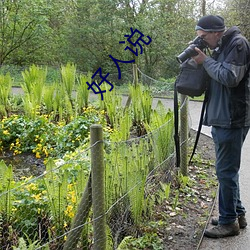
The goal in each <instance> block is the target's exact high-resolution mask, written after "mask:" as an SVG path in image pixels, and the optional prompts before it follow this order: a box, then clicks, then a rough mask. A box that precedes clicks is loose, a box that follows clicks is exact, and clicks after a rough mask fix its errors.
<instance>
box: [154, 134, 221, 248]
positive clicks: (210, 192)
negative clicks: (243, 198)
mask: <svg viewBox="0 0 250 250" xmlns="http://www.w3.org/2000/svg"><path fill="white" fill-rule="evenodd" d="M195 134H196V133H195V132H194V131H191V138H195ZM190 146H191V147H193V139H192V140H191V143H190ZM214 162H215V154H214V144H213V141H212V139H211V138H210V137H208V136H206V135H203V134H201V135H200V139H199V143H198V146H197V150H196V157H195V159H194V162H193V164H191V165H190V166H189V170H188V176H189V178H190V179H191V180H192V183H191V184H187V186H186V187H185V188H181V187H180V186H179V201H178V205H177V207H176V209H173V204H171V202H170V203H165V205H163V206H161V207H158V210H161V213H162V212H163V213H164V214H166V215H167V216H166V217H167V227H165V228H162V229H160V230H159V235H162V239H163V242H164V248H163V249H164V250H165V249H166V250H182V249H185V250H195V249H199V246H200V244H201V242H202V238H203V233H204V230H205V228H206V226H207V221H208V220H209V218H210V214H211V213H212V210H213V208H214V204H215V198H216V194H217V185H218V183H217V179H216V175H215V167H214ZM176 188H177V189H178V185H176ZM171 189H172V188H171ZM175 197H176V195H175V194H173V195H172V199H175ZM170 200H171V199H170Z"/></svg>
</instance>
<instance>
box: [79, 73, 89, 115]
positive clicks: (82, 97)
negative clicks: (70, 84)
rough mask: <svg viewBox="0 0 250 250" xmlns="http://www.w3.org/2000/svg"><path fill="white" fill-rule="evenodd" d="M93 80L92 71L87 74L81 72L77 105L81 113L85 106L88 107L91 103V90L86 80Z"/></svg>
mask: <svg viewBox="0 0 250 250" xmlns="http://www.w3.org/2000/svg"><path fill="white" fill-rule="evenodd" d="M91 80H92V79H91V73H90V72H89V73H88V74H87V75H84V74H81V75H80V76H79V78H78V86H77V92H76V107H77V110H78V113H79V114H81V112H82V110H83V108H87V107H88V105H89V90H88V85H87V83H86V82H91Z"/></svg>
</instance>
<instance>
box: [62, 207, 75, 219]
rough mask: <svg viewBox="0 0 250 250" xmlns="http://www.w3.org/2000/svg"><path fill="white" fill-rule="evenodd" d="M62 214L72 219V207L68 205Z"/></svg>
mask: <svg viewBox="0 0 250 250" xmlns="http://www.w3.org/2000/svg"><path fill="white" fill-rule="evenodd" d="M64 213H65V215H68V216H69V218H73V217H74V212H73V206H72V205H68V206H67V208H66V211H64Z"/></svg>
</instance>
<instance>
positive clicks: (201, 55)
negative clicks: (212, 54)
mask: <svg viewBox="0 0 250 250" xmlns="http://www.w3.org/2000/svg"><path fill="white" fill-rule="evenodd" d="M194 49H195V51H196V52H197V53H198V55H197V56H194V57H192V58H193V59H194V60H195V62H196V63H197V64H203V62H204V61H205V59H206V58H207V56H206V55H205V54H204V53H203V52H202V51H201V50H200V49H198V48H197V47H195V48H194Z"/></svg>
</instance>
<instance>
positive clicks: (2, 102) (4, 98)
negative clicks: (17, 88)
mask: <svg viewBox="0 0 250 250" xmlns="http://www.w3.org/2000/svg"><path fill="white" fill-rule="evenodd" d="M11 86H12V79H11V77H10V74H9V73H7V74H6V75H0V116H7V114H8V111H9V105H8V103H9V100H8V98H9V96H10V93H11Z"/></svg>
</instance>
